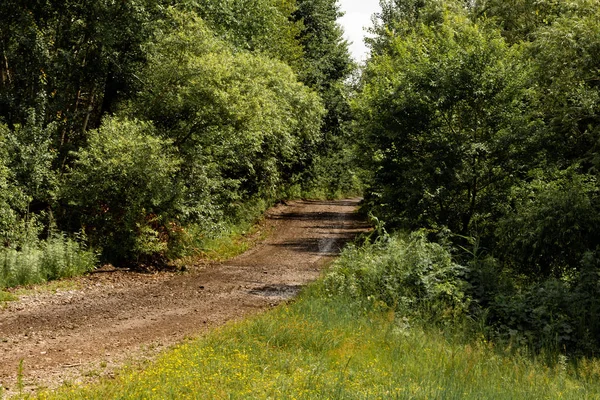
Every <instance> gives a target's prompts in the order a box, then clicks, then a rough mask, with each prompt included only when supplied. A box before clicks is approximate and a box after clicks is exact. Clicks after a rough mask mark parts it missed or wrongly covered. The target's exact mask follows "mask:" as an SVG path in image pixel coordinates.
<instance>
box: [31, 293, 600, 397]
mask: <svg viewBox="0 0 600 400" xmlns="http://www.w3.org/2000/svg"><path fill="white" fill-rule="evenodd" d="M599 377H600V363H599V362H598V361H595V360H580V361H579V363H578V365H577V366H575V365H574V364H572V363H569V362H568V360H566V359H563V360H561V362H558V363H556V364H555V365H552V366H549V365H547V364H545V363H543V362H539V361H536V360H535V359H532V358H531V357H529V356H527V355H521V354H519V353H517V354H515V353H514V352H513V353H512V354H510V355H509V354H507V355H504V354H503V353H502V352H501V351H499V350H498V349H496V348H494V346H493V345H492V344H490V343H486V342H485V341H471V342H469V343H464V342H463V341H461V340H460V336H459V337H455V336H452V335H449V334H447V333H444V332H442V331H439V330H436V329H433V328H427V327H425V326H422V325H419V324H418V323H415V324H413V325H410V324H409V323H408V322H407V320H406V319H404V318H400V317H397V316H396V315H395V314H394V313H393V312H392V311H389V310H380V311H371V312H367V311H365V310H364V309H363V308H361V306H360V305H359V303H357V302H353V301H349V300H348V299H347V298H344V297H341V296H340V297H328V296H326V295H324V294H323V291H322V290H320V289H319V288H318V287H317V286H315V287H312V288H310V289H309V290H307V291H305V293H304V294H303V295H302V296H301V297H300V298H299V299H298V300H297V301H296V302H294V303H292V304H287V305H283V306H280V307H278V308H277V309H275V310H274V311H272V312H269V313H267V314H263V315H260V316H257V317H254V318H251V319H249V320H246V321H243V322H240V323H235V324H230V325H227V326H225V327H223V328H220V329H218V330H216V331H214V332H212V333H210V334H209V335H207V336H206V337H204V338H202V339H199V340H196V341H193V342H188V343H185V344H182V345H180V346H178V347H176V348H174V349H173V350H171V351H168V352H166V353H165V354H164V355H163V356H161V357H160V358H159V359H157V360H156V361H155V362H153V363H151V364H150V365H149V366H148V367H147V368H145V369H142V370H139V369H135V368H130V369H124V370H123V371H122V372H121V373H120V374H119V375H118V376H117V377H116V378H115V379H113V380H107V381H103V382H101V383H99V384H96V385H92V386H87V387H64V388H61V389H59V390H57V391H54V392H46V393H40V394H39V398H41V399H64V398H69V399H106V398H111V399H112V398H115V399H116V398H119V399H142V398H147V399H175V398H177V399H185V398H211V399H232V398H240V399H241V398H243V399H247V398H256V399H267V398H277V399H293V398H296V399H319V398H323V399H376V398H398V399H432V398H433V399H436V398H439V399H485V398H487V399H491V398H493V399H524V398H527V399H578V400H579V399H595V398H600V380H599V379H598V378H599Z"/></svg>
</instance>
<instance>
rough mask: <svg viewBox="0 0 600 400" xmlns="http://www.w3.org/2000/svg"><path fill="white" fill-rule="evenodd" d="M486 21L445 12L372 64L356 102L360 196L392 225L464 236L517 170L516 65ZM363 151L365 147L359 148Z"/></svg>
mask: <svg viewBox="0 0 600 400" xmlns="http://www.w3.org/2000/svg"><path fill="white" fill-rule="evenodd" d="M518 57H519V49H518V48H509V47H508V46H507V44H506V43H505V41H504V40H503V39H502V37H501V36H500V34H499V32H498V31H497V30H495V29H493V28H492V27H490V26H489V25H487V24H485V22H483V23H481V24H476V23H473V22H470V21H469V20H468V19H467V18H466V16H464V15H455V14H452V13H450V11H446V13H445V14H444V17H443V20H442V21H440V22H439V23H435V24H432V25H431V26H428V25H425V24H416V25H415V26H414V27H412V28H411V30H409V31H407V32H406V33H405V34H403V35H402V36H396V37H395V38H394V39H393V41H392V42H391V43H390V45H389V49H388V50H387V53H386V54H383V55H381V56H378V57H375V58H373V59H372V60H371V62H370V63H369V65H368V66H367V69H366V71H365V73H364V82H363V87H362V90H361V94H360V96H359V97H358V98H357V100H356V102H355V110H356V115H357V124H358V125H357V128H358V130H359V132H360V134H361V135H362V138H361V144H362V146H361V147H360V149H361V150H362V151H363V152H364V156H365V157H364V158H363V160H364V162H365V165H367V166H369V170H370V171H371V179H370V181H369V182H368V185H369V186H370V188H369V195H368V197H367V201H368V202H369V203H370V205H371V207H373V208H374V209H376V210H377V212H378V213H380V215H382V216H384V219H385V220H386V222H388V223H390V224H392V225H401V226H406V227H411V228H414V227H418V226H426V227H438V228H439V227H443V226H447V227H449V228H450V229H451V230H452V231H455V232H458V233H461V234H469V233H471V232H473V230H474V229H485V228H486V227H485V226H479V225H480V221H481V220H482V219H484V218H486V217H487V216H488V215H489V214H491V213H495V212H496V207H498V206H499V204H501V203H502V201H504V199H505V198H506V195H507V191H508V189H509V187H510V185H511V183H512V181H513V179H514V177H515V174H516V173H519V172H520V169H521V166H522V164H521V163H520V160H519V157H518V155H517V157H514V154H515V153H516V150H517V149H519V148H520V147H521V143H519V141H520V138H519V137H518V136H517V135H515V132H514V131H513V129H512V127H513V126H514V124H516V123H517V122H521V120H522V118H521V108H522V106H523V101H524V88H523V81H524V72H525V70H524V68H523V67H521V66H520V65H519V63H518ZM365 150H366V151H365Z"/></svg>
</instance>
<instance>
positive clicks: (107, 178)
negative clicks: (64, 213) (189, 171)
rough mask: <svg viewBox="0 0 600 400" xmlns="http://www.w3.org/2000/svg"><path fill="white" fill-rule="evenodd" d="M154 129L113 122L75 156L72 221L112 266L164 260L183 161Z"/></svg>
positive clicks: (69, 189)
mask: <svg viewBox="0 0 600 400" xmlns="http://www.w3.org/2000/svg"><path fill="white" fill-rule="evenodd" d="M170 144H171V141H169V140H164V139H160V138H158V137H156V136H155V129H154V127H153V126H152V124H150V123H147V122H141V121H137V120H127V119H119V118H107V119H105V120H104V122H103V124H102V126H101V127H100V128H99V129H98V130H95V131H93V132H90V134H89V140H88V145H87V147H85V148H83V149H81V150H79V151H78V152H76V153H75V154H74V157H75V160H76V161H75V164H74V166H73V168H72V169H71V170H70V172H69V174H68V175H67V181H66V183H65V189H64V193H63V198H64V199H65V201H68V208H67V210H68V212H69V216H70V218H73V219H75V221H76V222H77V225H79V226H84V227H85V230H86V233H87V234H88V235H89V238H90V241H91V243H92V244H93V245H94V246H98V247H101V248H102V249H103V254H104V256H105V257H107V258H108V259H111V260H116V261H118V260H131V259H134V260H135V259H138V258H139V257H153V256H160V255H162V254H164V251H165V250H166V244H165V243H164V242H165V241H166V242H168V237H169V231H168V228H167V226H168V225H167V224H168V223H169V222H171V217H172V213H173V210H175V209H176V206H177V202H178V201H179V195H180V190H179V188H178V186H177V181H176V179H175V177H176V174H177V173H178V172H179V169H180V165H181V160H180V159H179V157H178V156H177V155H176V154H175V152H174V151H173V149H172V148H171V147H170Z"/></svg>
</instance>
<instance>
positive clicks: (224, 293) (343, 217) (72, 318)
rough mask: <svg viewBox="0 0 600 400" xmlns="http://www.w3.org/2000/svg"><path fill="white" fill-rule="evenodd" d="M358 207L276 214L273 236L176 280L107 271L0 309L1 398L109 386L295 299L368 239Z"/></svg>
mask: <svg viewBox="0 0 600 400" xmlns="http://www.w3.org/2000/svg"><path fill="white" fill-rule="evenodd" d="M358 202H359V199H348V200H340V201H294V202H289V203H288V204H286V205H279V206H277V207H274V208H272V209H270V210H269V211H268V213H267V216H266V220H265V222H264V225H265V226H264V229H268V230H269V231H270V232H271V233H270V235H269V236H268V237H267V238H266V239H265V240H263V241H262V242H261V243H260V244H258V245H257V246H255V247H254V248H252V249H251V250H249V251H248V252H246V253H244V254H242V255H241V256H238V257H236V258H234V259H231V260H229V261H226V262H222V263H209V264H203V265H199V266H195V267H191V268H190V269H189V271H188V272H185V273H179V274H177V273H169V272H161V273H154V274H143V273H135V272H130V271H120V270H114V269H107V268H104V269H100V270H99V271H96V272H95V273H92V274H90V275H88V276H85V277H80V278H76V279H74V280H73V286H72V287H71V288H69V287H66V288H64V289H57V290H56V291H55V292H48V291H43V290H40V291H36V292H35V293H33V294H27V295H25V296H22V297H21V298H20V300H18V301H16V302H10V303H9V304H8V305H7V306H6V307H4V308H3V309H0V383H1V384H2V387H3V390H4V393H5V394H11V393H17V392H18V390H21V389H23V387H24V389H23V390H24V391H25V392H30V391H35V390H38V389H40V388H53V387H56V386H58V385H60V384H62V383H64V382H71V383H82V382H88V381H92V380H95V379H98V378H99V377H102V376H111V375H112V374H113V373H114V370H115V369H116V368H118V367H119V366H121V365H123V364H126V363H129V362H133V363H139V362H141V360H144V359H148V358H151V357H153V356H155V355H156V354H157V353H158V352H159V351H160V350H163V349H165V347H167V346H170V345H173V344H175V343H178V342H181V341H182V340H185V339H186V338H190V337H196V336H200V335H201V334H202V333H203V332H206V331H207V330H209V329H210V328H213V327H215V326H219V325H222V324H224V323H226V322H228V321H231V320H238V319H241V318H243V317H245V316H248V315H250V314H252V313H256V312H259V311H261V310H265V309H267V308H269V307H272V306H274V305H277V304H278V303H280V302H282V301H286V300H288V299H290V298H292V297H293V296H294V295H295V294H296V293H298V291H299V290H300V288H301V287H302V286H303V285H305V284H307V283H308V282H310V281H313V280H315V279H316V278H318V276H319V274H320V271H321V269H322V267H323V266H324V265H325V264H326V263H327V262H328V261H329V260H331V259H332V258H333V257H335V256H336V255H337V254H338V252H339V250H340V249H341V247H342V246H343V245H344V244H345V243H346V242H347V241H349V240H352V239H353V238H354V237H355V236H356V235H357V234H358V233H360V232H363V231H365V230H366V229H367V225H366V224H365V223H364V222H363V221H362V220H361V218H360V217H359V216H358V215H357V214H356V213H355V210H356V208H357V205H358ZM21 360H22V368H20V367H19V364H20V363H21ZM18 377H21V381H22V385H19V384H18V383H17V381H18V380H17V378H18Z"/></svg>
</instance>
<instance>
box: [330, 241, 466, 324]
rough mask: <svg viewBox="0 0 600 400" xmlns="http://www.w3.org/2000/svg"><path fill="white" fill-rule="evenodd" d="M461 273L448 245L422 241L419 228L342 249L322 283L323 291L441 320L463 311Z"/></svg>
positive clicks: (464, 286)
mask: <svg viewBox="0 0 600 400" xmlns="http://www.w3.org/2000/svg"><path fill="white" fill-rule="evenodd" d="M466 273H467V269H466V268H465V267H463V266H461V265H458V264H456V263H455V262H453V261H452V256H451V254H450V252H449V251H448V249H446V248H444V247H443V246H441V245H439V244H437V243H432V242H430V241H428V240H427V238H426V234H425V232H423V231H421V232H416V233H413V234H411V235H410V236H409V237H401V236H397V235H396V236H387V235H385V236H382V237H380V238H379V239H378V240H377V241H376V242H375V243H373V244H371V243H366V244H364V245H363V246H361V247H356V246H350V247H348V248H347V249H346V250H344V251H343V252H342V255H341V257H340V259H339V260H337V261H336V262H335V263H334V266H333V268H332V269H331V271H330V272H329V273H328V274H327V276H326V277H325V287H326V288H327V290H328V291H329V293H332V294H344V295H348V296H351V297H353V298H355V299H359V300H367V299H369V300H370V301H375V302H379V301H381V302H384V303H385V304H386V305H387V306H389V307H393V308H395V309H397V310H399V311H401V312H403V313H407V314H410V313H420V315H421V316H422V317H424V318H433V319H435V318H441V319H447V318H454V317H457V316H460V315H464V313H465V312H466V311H467V310H468V307H469V302H470V299H469V297H468V296H467V295H466V294H465V291H466V289H467V284H466V281H465V280H464V277H465V274H466Z"/></svg>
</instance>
